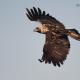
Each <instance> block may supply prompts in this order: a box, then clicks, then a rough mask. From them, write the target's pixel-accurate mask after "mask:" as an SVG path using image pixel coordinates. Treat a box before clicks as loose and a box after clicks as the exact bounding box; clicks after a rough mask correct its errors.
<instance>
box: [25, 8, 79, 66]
mask: <svg viewBox="0 0 80 80" xmlns="http://www.w3.org/2000/svg"><path fill="white" fill-rule="evenodd" d="M26 10H27V12H28V13H26V15H27V17H28V18H29V19H30V20H31V21H39V22H40V23H41V24H42V26H41V27H37V28H36V29H35V30H34V31H36V32H39V33H42V34H45V36H46V40H45V44H44V47H43V56H42V58H41V59H39V61H40V62H45V63H53V65H54V66H56V65H57V66H59V67H60V64H63V61H64V60H65V59H66V57H67V54H68V53H69V49H70V42H69V39H68V36H71V37H72V38H74V39H76V40H80V34H79V33H78V31H77V30H75V29H65V26H64V25H63V24H62V23H61V22H59V21H58V20H56V19H55V18H54V17H52V16H50V15H49V14H46V13H45V11H41V9H40V8H38V9H36V8H35V7H33V9H30V10H29V9H26Z"/></svg>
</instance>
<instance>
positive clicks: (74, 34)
mask: <svg viewBox="0 0 80 80" xmlns="http://www.w3.org/2000/svg"><path fill="white" fill-rule="evenodd" d="M66 30H67V35H68V36H70V37H72V38H74V39H76V40H78V41H80V33H79V32H78V31H77V30H76V29H66Z"/></svg>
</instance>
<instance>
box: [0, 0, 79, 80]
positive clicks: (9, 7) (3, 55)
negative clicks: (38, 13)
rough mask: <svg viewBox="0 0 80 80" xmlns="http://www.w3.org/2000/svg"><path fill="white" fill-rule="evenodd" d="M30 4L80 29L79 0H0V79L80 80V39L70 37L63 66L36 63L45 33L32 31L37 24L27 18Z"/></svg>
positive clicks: (71, 26) (66, 25) (69, 25)
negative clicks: (69, 44) (27, 9)
mask: <svg viewBox="0 0 80 80" xmlns="http://www.w3.org/2000/svg"><path fill="white" fill-rule="evenodd" d="M33 6H35V7H39V8H41V9H42V10H45V11H46V13H50V15H52V16H54V17H56V19H58V20H59V21H61V22H62V23H63V24H64V25H65V27H66V28H76V29H77V30H78V31H79V32H80V0H1V1H0V80H80V70H79V68H80V42H79V41H76V40H74V39H72V38H70V37H69V40H70V43H71V48H70V52H69V55H68V56H67V59H66V61H65V62H64V65H62V66H61V67H60V68H59V67H54V66H53V65H52V64H45V63H39V62H38V59H40V58H41V56H42V54H43V52H42V50H43V45H44V42H45V36H44V35H43V34H38V33H34V32H33V29H34V28H35V27H37V25H38V23H36V22H31V21H29V19H28V18H27V17H26V10H25V9H26V8H29V9H30V8H32V7H33Z"/></svg>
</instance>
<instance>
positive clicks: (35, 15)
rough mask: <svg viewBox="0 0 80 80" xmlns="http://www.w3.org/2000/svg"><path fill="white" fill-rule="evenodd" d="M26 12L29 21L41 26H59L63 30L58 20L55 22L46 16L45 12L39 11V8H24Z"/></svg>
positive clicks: (52, 18)
mask: <svg viewBox="0 0 80 80" xmlns="http://www.w3.org/2000/svg"><path fill="white" fill-rule="evenodd" d="M26 10H27V13H26V15H27V17H28V18H29V19H30V20H31V21H39V22H41V23H42V24H51V25H59V26H61V27H63V28H64V26H63V24H62V23H60V22H59V21H58V20H56V19H55V18H54V17H52V16H50V15H49V14H46V12H45V11H41V9H40V8H38V9H36V8H35V7H33V8H32V9H28V8H26Z"/></svg>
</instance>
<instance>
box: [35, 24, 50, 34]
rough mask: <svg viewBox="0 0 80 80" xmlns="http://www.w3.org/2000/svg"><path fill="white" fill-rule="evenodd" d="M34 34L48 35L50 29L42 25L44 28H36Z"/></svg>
mask: <svg viewBox="0 0 80 80" xmlns="http://www.w3.org/2000/svg"><path fill="white" fill-rule="evenodd" d="M34 32H38V33H42V34H46V33H47V32H49V29H48V27H46V26H44V25H42V26H40V27H36V28H35V29H34Z"/></svg>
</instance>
